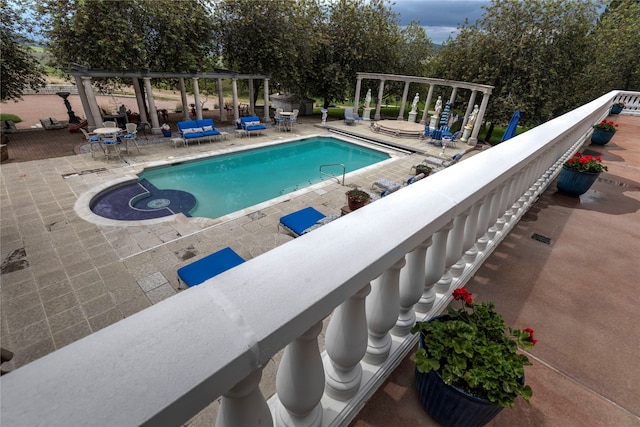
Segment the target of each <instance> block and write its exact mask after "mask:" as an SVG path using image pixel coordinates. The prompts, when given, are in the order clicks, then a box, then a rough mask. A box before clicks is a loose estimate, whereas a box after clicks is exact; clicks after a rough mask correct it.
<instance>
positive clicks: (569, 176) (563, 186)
mask: <svg viewBox="0 0 640 427" xmlns="http://www.w3.org/2000/svg"><path fill="white" fill-rule="evenodd" d="M598 176H600V173H599V172H595V173H590V172H578V171H577V170H575V169H571V168H568V167H566V166H562V170H561V171H560V175H559V176H558V182H557V183H556V186H557V187H558V191H560V192H561V193H564V194H568V195H569V196H581V195H583V194H584V193H586V192H587V191H588V190H589V188H591V186H592V185H593V183H594V182H596V179H598Z"/></svg>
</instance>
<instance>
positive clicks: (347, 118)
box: [344, 108, 356, 125]
mask: <svg viewBox="0 0 640 427" xmlns="http://www.w3.org/2000/svg"><path fill="white" fill-rule="evenodd" d="M344 122H345V123H346V124H348V125H353V124H355V123H356V118H355V117H354V116H353V108H345V109H344Z"/></svg>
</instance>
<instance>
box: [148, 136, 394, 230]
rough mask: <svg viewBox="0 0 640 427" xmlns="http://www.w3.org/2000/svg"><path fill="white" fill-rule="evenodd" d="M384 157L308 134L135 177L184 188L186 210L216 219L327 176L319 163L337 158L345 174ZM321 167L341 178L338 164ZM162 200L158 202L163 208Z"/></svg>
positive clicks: (159, 186)
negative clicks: (191, 200)
mask: <svg viewBox="0 0 640 427" xmlns="http://www.w3.org/2000/svg"><path fill="white" fill-rule="evenodd" d="M389 158H390V156H389V155H388V154H387V153H384V152H380V151H377V150H374V149H370V148H367V147H363V146H360V145H357V144H352V143H349V142H346V141H343V140H340V139H337V138H331V137H313V138H308V139H303V140H300V141H295V142H291V143H284V144H278V145H272V146H269V147H263V148H258V149H251V150H246V151H242V152H236V153H232V154H226V155H221V156H216V157H212V158H209V159H206V160H198V161H192V162H185V163H182V164H174V165H171V166H166V167H160V168H155V169H150V170H145V171H144V172H143V173H142V174H141V175H140V181H143V180H146V181H148V182H149V183H151V184H152V185H153V187H155V188H157V189H160V190H177V191H182V192H187V193H190V194H191V195H193V196H194V197H195V200H196V203H195V206H194V207H193V208H192V209H191V210H190V211H189V212H188V214H189V215H191V216H197V217H206V218H219V217H221V216H224V215H227V214H229V213H232V212H235V211H238V210H241V209H245V208H247V207H250V206H253V205H255V204H258V203H262V202H264V201H267V200H270V199H273V198H275V197H278V196H281V195H283V194H286V193H290V192H292V191H295V190H297V189H300V188H304V187H307V186H309V185H312V184H316V183H318V182H321V181H323V180H326V179H332V178H331V177H329V176H326V175H323V174H321V173H320V166H321V165H328V164H335V163H341V164H344V165H345V167H346V172H347V173H349V172H352V171H355V170H357V169H360V168H363V167H365V166H369V165H372V164H374V163H378V162H381V161H384V160H387V159H389ZM322 170H323V172H325V173H329V174H332V175H334V176H336V177H338V178H339V179H342V171H343V169H342V167H341V166H325V167H323V169H322ZM165 203H166V202H165ZM165 203H159V204H160V205H163V206H161V207H162V208H166V207H167V206H166V204H165ZM147 206H148V204H147ZM152 206H153V205H152ZM159 207H160V206H159ZM169 208H171V207H170V206H169Z"/></svg>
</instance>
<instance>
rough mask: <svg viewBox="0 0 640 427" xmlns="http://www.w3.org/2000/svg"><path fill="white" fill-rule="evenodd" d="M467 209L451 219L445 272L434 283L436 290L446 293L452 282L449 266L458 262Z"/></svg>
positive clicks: (467, 213)
mask: <svg viewBox="0 0 640 427" xmlns="http://www.w3.org/2000/svg"><path fill="white" fill-rule="evenodd" d="M469 213H470V212H469V209H467V210H466V211H464V212H462V213H460V214H459V215H457V216H456V217H455V218H454V219H453V229H452V230H451V233H449V238H448V239H447V257H446V263H445V273H444V275H443V276H442V277H441V278H440V280H438V283H436V286H435V288H436V292H438V293H441V294H446V293H448V292H449V288H450V287H451V283H452V282H453V276H452V275H451V271H450V268H451V266H453V264H454V263H456V262H458V260H459V259H460V257H461V256H462V240H463V239H464V226H465V223H466V222H467V218H468V217H469Z"/></svg>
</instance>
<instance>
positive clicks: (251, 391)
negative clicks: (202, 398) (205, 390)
mask: <svg viewBox="0 0 640 427" xmlns="http://www.w3.org/2000/svg"><path fill="white" fill-rule="evenodd" d="M261 378H262V370H261V369H259V370H257V371H255V372H254V373H252V374H251V375H249V376H248V377H246V378H245V379H243V380H242V381H240V382H239V383H238V384H236V385H235V386H233V387H232V388H231V389H230V390H229V391H228V392H226V393H225V394H223V395H222V399H221V400H220V409H218V415H217V417H216V426H220V427H234V426H257V425H260V426H265V427H271V426H273V419H272V417H271V411H270V410H269V405H267V402H266V400H265V399H264V396H263V395H262V393H261V392H260V387H258V386H259V385H260V379H261Z"/></svg>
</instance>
